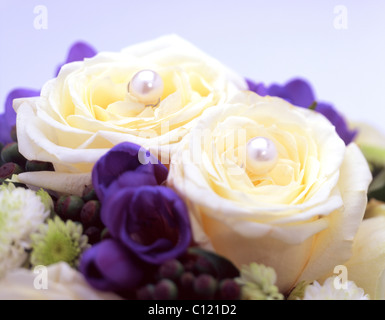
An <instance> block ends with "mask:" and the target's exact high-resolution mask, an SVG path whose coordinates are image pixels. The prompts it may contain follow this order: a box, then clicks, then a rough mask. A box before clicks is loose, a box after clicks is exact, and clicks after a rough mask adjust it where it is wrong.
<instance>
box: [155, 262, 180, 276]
mask: <svg viewBox="0 0 385 320" xmlns="http://www.w3.org/2000/svg"><path fill="white" fill-rule="evenodd" d="M183 272H184V268H183V265H182V264H181V263H180V262H179V261H178V260H176V259H172V260H168V261H166V262H164V263H163V264H162V265H161V266H160V267H159V271H158V273H159V276H160V278H161V279H163V278H167V279H171V280H177V279H178V278H179V277H180V276H181V274H182V273H183Z"/></svg>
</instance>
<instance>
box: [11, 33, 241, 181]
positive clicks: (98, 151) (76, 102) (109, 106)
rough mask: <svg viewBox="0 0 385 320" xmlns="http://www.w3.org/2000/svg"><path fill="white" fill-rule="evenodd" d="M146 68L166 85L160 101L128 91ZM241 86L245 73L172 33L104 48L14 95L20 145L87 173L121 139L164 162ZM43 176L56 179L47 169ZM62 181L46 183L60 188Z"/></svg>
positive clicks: (27, 177) (30, 155)
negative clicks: (37, 87)
mask: <svg viewBox="0 0 385 320" xmlns="http://www.w3.org/2000/svg"><path fill="white" fill-rule="evenodd" d="M147 69H150V70H153V71H155V72H157V73H158V74H159V75H160V76H161V78H162V80H163V83H164V90H163V94H162V96H161V97H160V98H161V101H160V104H159V105H158V106H157V107H152V106H149V105H147V104H145V103H141V102H140V100H138V99H137V96H135V95H133V94H130V93H128V90H127V86H128V83H129V82H130V81H131V79H132V78H133V76H134V75H135V74H136V73H137V72H139V71H141V70H147ZM245 88H246V83H245V81H244V79H243V78H241V77H239V76H237V75H236V74H234V73H233V72H232V71H230V70H229V69H227V68H226V67H225V66H223V65H222V64H221V63H219V62H218V61H217V60H215V59H213V58H211V57H210V56H208V55H207V54H205V53H203V52H202V51H200V50H199V49H197V48H196V47H194V46H193V45H192V44H190V43H189V42H187V41H185V40H183V39H181V38H179V37H178V36H175V35H171V36H165V37H161V38H158V39H156V40H153V41H149V42H145V43H140V44H137V45H134V46H131V47H128V48H126V49H124V50H122V51H121V52H117V53H113V52H102V53H99V54H98V55H96V56H95V57H93V58H90V59H85V60H84V61H81V62H73V63H69V64H67V65H64V66H63V67H62V69H61V71H60V73H59V75H58V77H57V78H55V79H53V80H50V81H49V82H47V83H46V84H45V85H44V87H43V89H42V92H41V97H39V98H37V99H36V98H31V99H19V100H16V101H15V103H14V108H15V110H16V112H17V134H18V142H19V149H20V152H21V153H22V154H23V155H24V156H25V157H26V158H27V159H30V160H32V159H33V160H41V161H49V162H52V163H53V164H54V167H55V171H56V172H61V173H63V172H64V173H74V174H82V173H87V172H90V171H91V169H92V167H93V164H94V163H95V162H96V161H97V160H98V159H99V158H100V157H101V156H102V155H103V154H104V153H106V152H107V151H108V150H109V149H110V148H111V147H113V146H114V145H116V144H118V143H120V142H123V141H130V142H133V143H136V144H139V145H141V146H143V147H144V148H147V149H150V151H151V152H152V153H155V154H157V155H159V156H160V157H161V160H162V162H164V163H168V161H169V156H170V154H172V153H173V150H174V147H175V146H176V145H177V144H178V143H179V142H180V140H181V139H182V137H183V136H184V135H185V134H186V133H188V132H189V130H190V128H191V127H192V125H193V123H194V120H195V119H197V118H198V117H199V116H200V115H201V114H202V112H203V111H204V110H205V109H207V108H209V107H211V106H214V105H216V104H218V103H223V102H224V101H225V100H226V99H227V98H228V97H229V96H231V95H232V94H233V93H234V92H237V91H238V90H240V89H241V90H243V89H245ZM40 176H41V175H40V174H37V175H36V177H37V181H36V178H34V177H35V174H31V173H27V174H22V175H20V180H21V181H23V182H27V183H32V184H33V183H34V182H35V184H36V183H37V184H39V182H40V180H41V178H40ZM31 177H32V178H31ZM81 177H83V176H81ZM31 179H32V180H31ZM47 179H48V180H51V182H53V183H54V181H52V180H55V179H52V178H51V176H50V175H48V178H47ZM69 180H70V182H71V183H73V182H74V181H76V180H77V177H76V176H75V179H69ZM60 181H61V179H59V183H57V185H53V186H51V187H52V188H56V187H59V188H60V184H61V183H60ZM45 187H49V186H45Z"/></svg>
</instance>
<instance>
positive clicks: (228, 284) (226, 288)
mask: <svg viewBox="0 0 385 320" xmlns="http://www.w3.org/2000/svg"><path fill="white" fill-rule="evenodd" d="M219 298H220V299H222V300H239V299H240V298H241V287H240V286H239V284H237V283H236V282H235V281H234V280H233V279H224V280H222V281H221V282H220V283H219Z"/></svg>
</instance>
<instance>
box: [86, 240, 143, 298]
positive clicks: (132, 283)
mask: <svg viewBox="0 0 385 320" xmlns="http://www.w3.org/2000/svg"><path fill="white" fill-rule="evenodd" d="M80 271H81V273H82V274H83V275H84V277H85V278H86V280H87V281H88V283H89V284H90V285H92V286H93V287H94V288H96V289H99V290H102V291H114V292H126V291H129V290H135V289H136V288H137V287H138V286H139V285H140V284H141V282H142V280H143V278H144V268H143V265H142V264H141V263H140V261H138V259H137V258H136V257H135V256H134V255H133V254H132V253H131V252H130V251H128V250H127V249H126V248H125V247H124V246H123V245H122V244H120V243H119V242H117V241H115V240H113V239H108V240H105V241H102V242H100V243H98V244H96V245H94V246H93V247H92V248H91V249H89V250H87V251H86V252H85V253H84V254H83V257H82V259H81V263H80Z"/></svg>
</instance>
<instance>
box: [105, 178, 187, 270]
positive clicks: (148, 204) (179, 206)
mask: <svg viewBox="0 0 385 320" xmlns="http://www.w3.org/2000/svg"><path fill="white" fill-rule="evenodd" d="M101 216H102V221H103V222H104V224H105V226H106V227H107V228H108V229H109V230H110V232H111V234H112V236H113V237H115V238H116V239H119V240H120V241H122V243H124V245H125V246H126V247H127V248H129V249H130V250H131V251H132V252H134V253H135V254H136V255H137V256H138V257H139V258H140V259H141V260H143V261H146V262H148V263H151V264H160V263H162V262H164V261H167V260H169V259H173V258H176V257H178V256H179V255H181V254H182V253H184V252H185V251H186V249H187V247H188V245H189V244H190V241H191V230H190V220H189V217H188V213H187V208H186V206H185V204H184V202H183V201H182V200H181V199H180V198H179V196H178V195H177V194H176V193H175V192H174V191H173V190H171V189H170V188H167V187H161V186H143V187H138V188H124V189H122V190H121V191H119V192H116V193H114V194H109V196H108V197H107V198H106V199H105V201H104V203H103V206H102V212H101Z"/></svg>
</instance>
